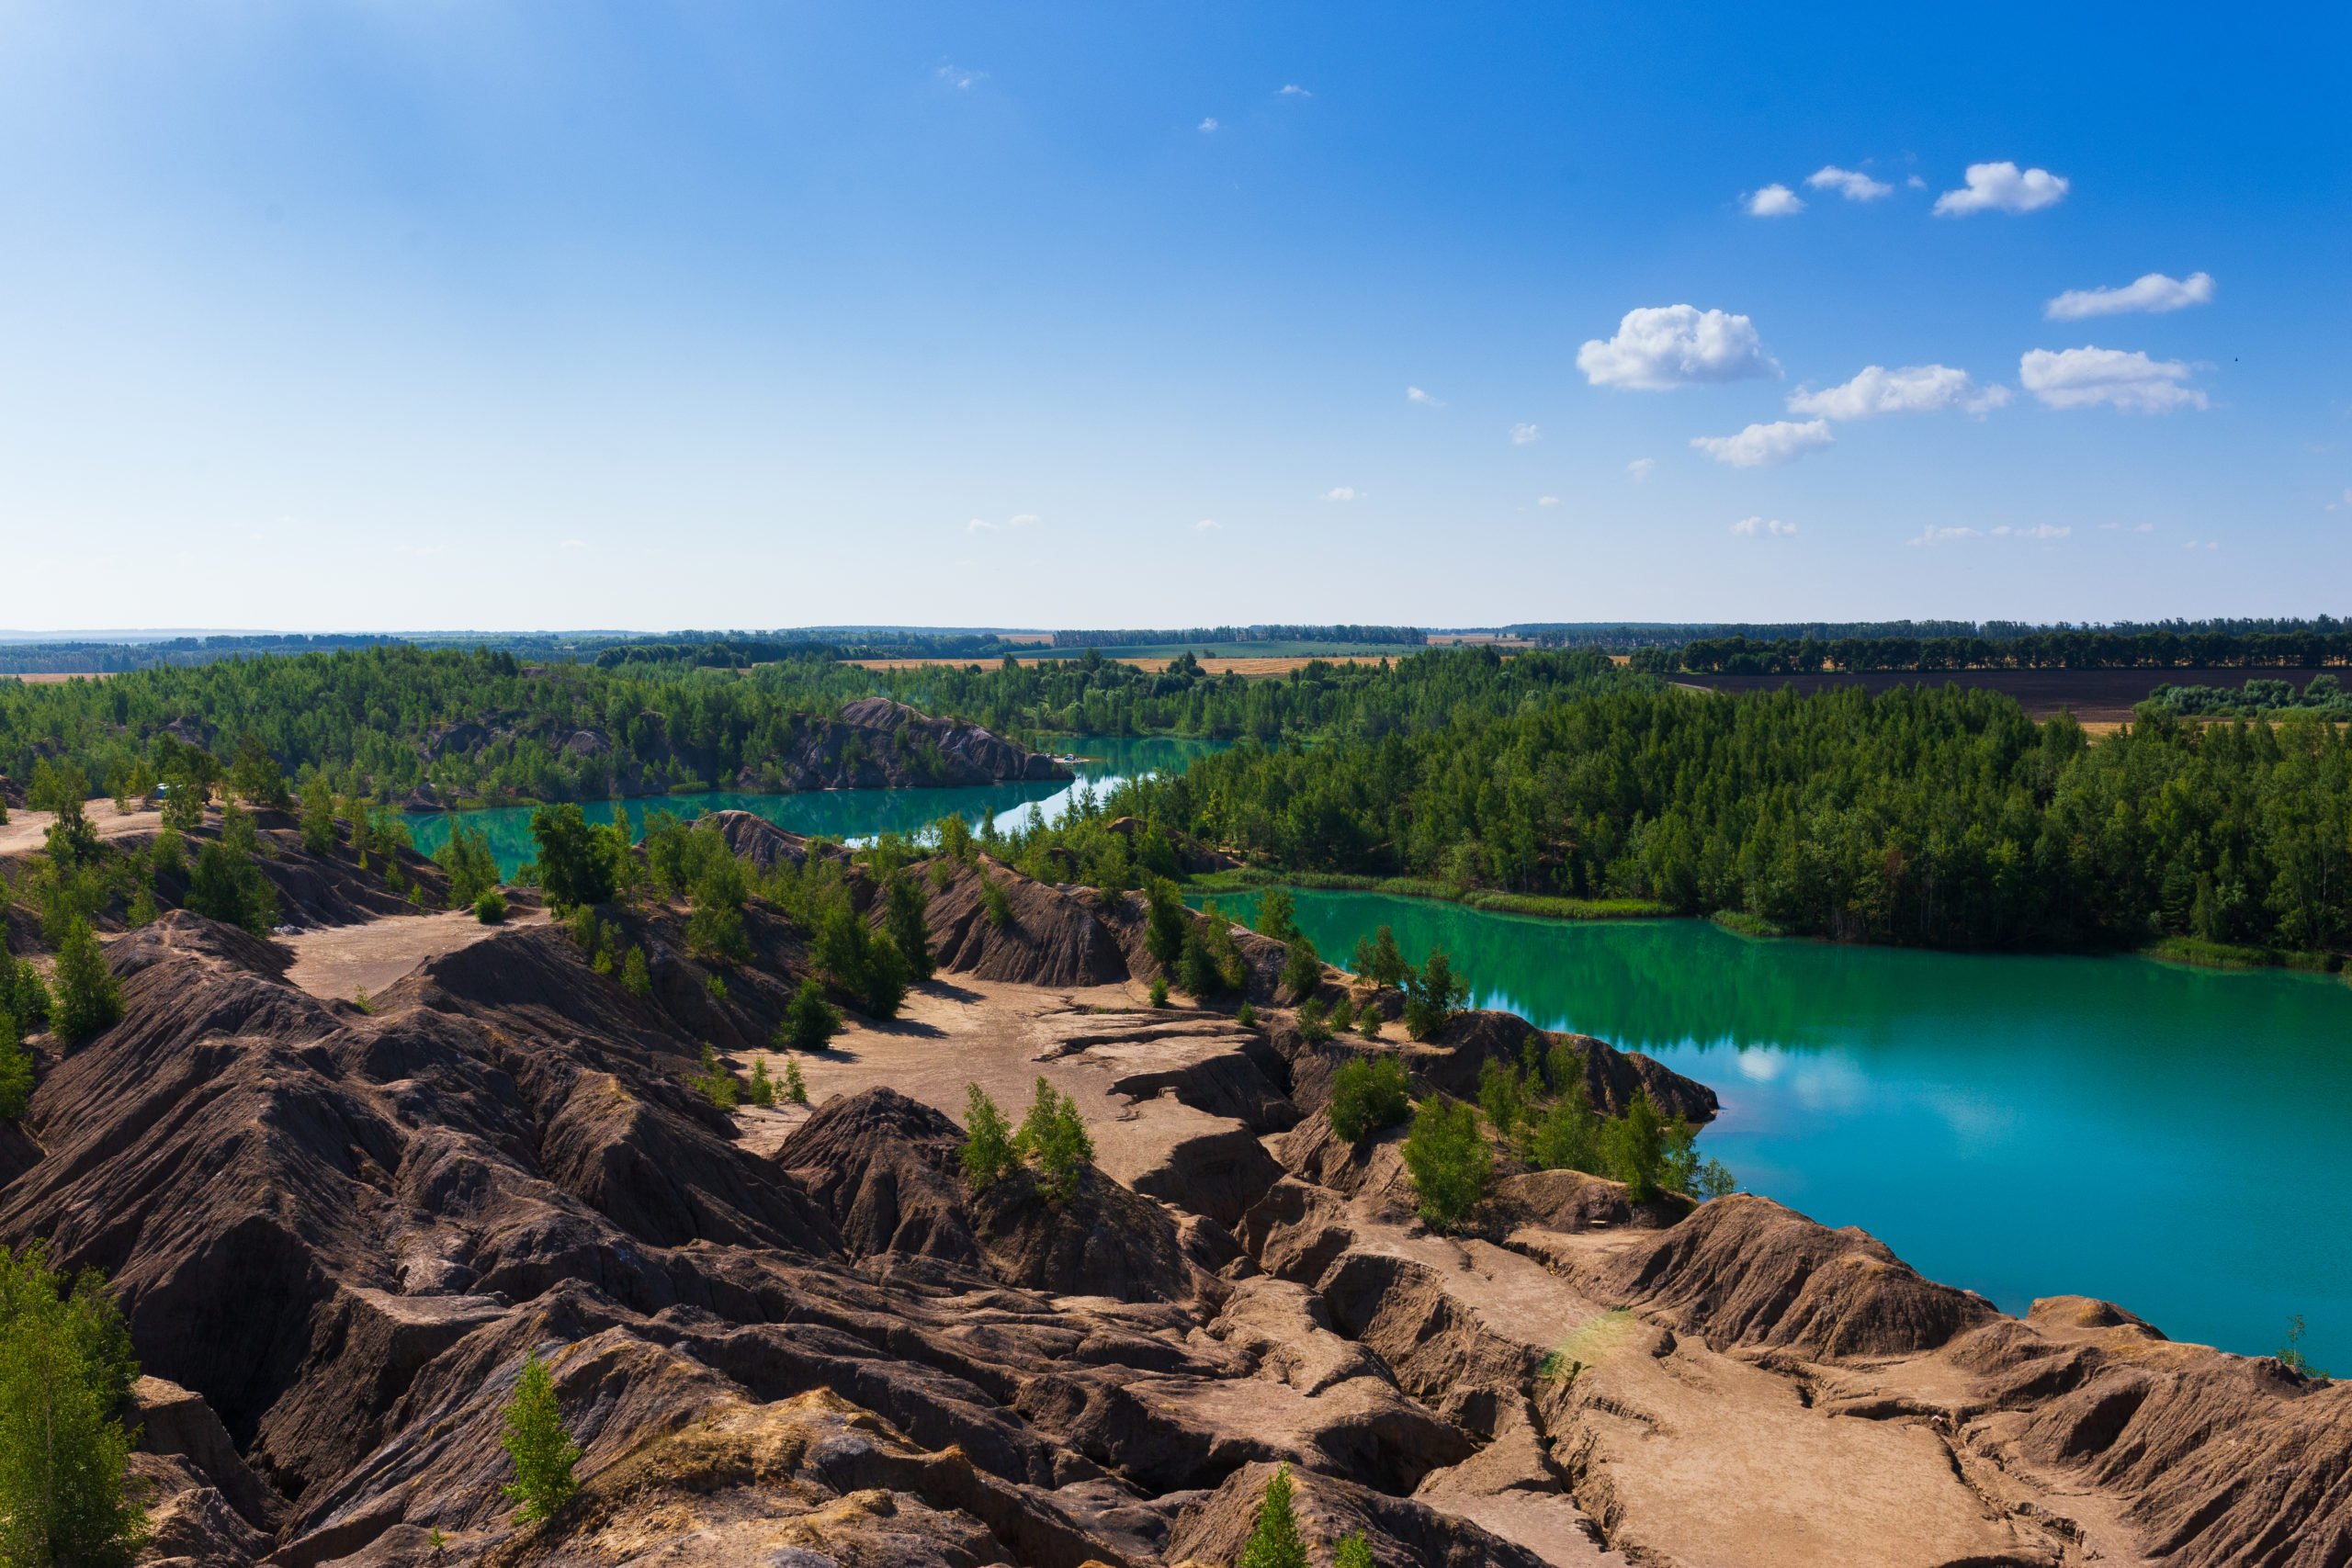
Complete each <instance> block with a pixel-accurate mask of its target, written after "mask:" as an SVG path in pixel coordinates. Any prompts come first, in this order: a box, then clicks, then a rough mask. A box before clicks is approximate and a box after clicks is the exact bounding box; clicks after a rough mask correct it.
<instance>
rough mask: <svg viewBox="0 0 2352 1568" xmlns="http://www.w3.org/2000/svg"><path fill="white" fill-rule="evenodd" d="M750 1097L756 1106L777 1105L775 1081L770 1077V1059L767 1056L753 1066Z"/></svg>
mask: <svg viewBox="0 0 2352 1568" xmlns="http://www.w3.org/2000/svg"><path fill="white" fill-rule="evenodd" d="M750 1097H751V1101H752V1104H754V1105H774V1104H775V1079H773V1078H771V1077H768V1059H767V1058H766V1057H765V1056H762V1057H761V1058H760V1059H759V1060H757V1061H755V1062H753V1063H752V1081H751V1086H750Z"/></svg>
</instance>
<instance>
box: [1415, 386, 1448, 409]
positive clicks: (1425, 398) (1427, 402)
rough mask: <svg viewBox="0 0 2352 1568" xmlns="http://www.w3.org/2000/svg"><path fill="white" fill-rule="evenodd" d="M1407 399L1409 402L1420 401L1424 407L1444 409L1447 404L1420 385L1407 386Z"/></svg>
mask: <svg viewBox="0 0 2352 1568" xmlns="http://www.w3.org/2000/svg"><path fill="white" fill-rule="evenodd" d="M1405 400H1406V401H1407V402H1408V403H1419V404H1420V405H1421V406H1422V407H1423V408H1432V409H1442V408H1443V407H1445V404H1444V402H1443V401H1442V400H1440V399H1437V398H1433V397H1430V395H1429V394H1428V393H1427V392H1424V391H1422V390H1421V389H1419V387H1408V388H1406V389H1405Z"/></svg>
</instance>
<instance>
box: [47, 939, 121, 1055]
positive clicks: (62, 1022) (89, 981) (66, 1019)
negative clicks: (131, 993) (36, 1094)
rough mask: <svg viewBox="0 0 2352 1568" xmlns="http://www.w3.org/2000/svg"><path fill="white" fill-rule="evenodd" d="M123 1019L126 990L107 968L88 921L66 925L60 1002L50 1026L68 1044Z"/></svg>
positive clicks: (60, 960) (59, 976) (60, 951)
mask: <svg viewBox="0 0 2352 1568" xmlns="http://www.w3.org/2000/svg"><path fill="white" fill-rule="evenodd" d="M121 1018H122V990H121V987H119V986H117V985H116V984H115V978H114V976H113V974H112V973H111V972H110V971H109V970H108V969H107V961H106V955H105V954H104V953H100V952H99V951H98V939H97V937H96V935H94V934H93V933H92V932H91V931H90V923H89V922H88V921H87V920H83V919H76V920H74V922H73V923H72V924H71V925H70V926H68V927H67V928H66V932H65V941H64V943H63V945H62V946H60V947H59V948H58V950H57V1001H56V1006H55V1007H54V1008H53V1009H52V1010H51V1014H50V1026H51V1028H52V1029H54V1030H55V1031H56V1032H57V1037H58V1038H59V1039H61V1040H62V1041H64V1042H65V1043H67V1044H68V1045H79V1044H80V1043H82V1042H83V1041H85V1040H87V1039H89V1038H90V1037H91V1036H92V1035H94V1034H97V1033H99V1032H102V1031H105V1030H108V1029H111V1028H113V1027H114V1026H115V1024H116V1023H117V1022H118V1021H120V1020H121Z"/></svg>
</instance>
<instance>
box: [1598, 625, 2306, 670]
mask: <svg viewBox="0 0 2352 1568" xmlns="http://www.w3.org/2000/svg"><path fill="white" fill-rule="evenodd" d="M2347 660H2352V626H2346V625H2344V624H2343V623H2342V622H2338V621H2335V620H2332V619H2329V620H2324V621H2320V622H2314V623H2312V624H2310V625H2307V626H2298V627H2294V628H2291V629H2279V630H2251V631H2225V630H2218V629H2209V630H2176V629H2173V628H2170V627H2165V628H2162V629H2152V630H2121V629H2118V628H2114V627H2096V628H2060V629H2056V630H2042V629H2035V630H2025V631H2018V632H2016V633H2014V634H2011V635H2007V636H2000V637H1994V636H1982V635H1976V636H1949V637H1909V636H1902V637H1781V638H1777V639H1773V640H1770V641H1759V640H1757V639H1753V638H1750V637H1746V636H1740V635H1735V636H1731V637H1701V638H1697V639H1695V640H1693V641H1691V642H1686V643H1684V644H1682V645H1681V646H1680V647H1679V648H1644V649H1636V650H1635V651H1634V656H1633V664H1634V668H1635V669H1637V670H1645V671H1650V672H1652V673H1654V674H1659V675H1671V674H1675V673H1678V672H1680V671H1691V672H1693V673H1698V674H1713V675H1811V674H1817V673H1819V672H1820V671H1824V670H1837V671H1848V672H1851V671H1863V670H1919V671H1948V670H2177V669H2197V668H2202V669H2232V668H2237V667H2266V666H2300V667H2302V668H2305V669H2316V668H2318V667H2319V666H2321V665H2324V664H2341V663H2345V662H2346V661H2347Z"/></svg>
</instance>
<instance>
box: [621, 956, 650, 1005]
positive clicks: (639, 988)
mask: <svg viewBox="0 0 2352 1568" xmlns="http://www.w3.org/2000/svg"><path fill="white" fill-rule="evenodd" d="M621 989H622V990H624V991H627V992H628V994H629V995H630V996H632V997H650V996H651V995H652V994H653V972H652V971H651V970H650V969H648V968H647V967H646V966H645V949H643V948H641V947H632V948H630V949H629V950H628V957H627V958H624V959H622V960H621Z"/></svg>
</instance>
